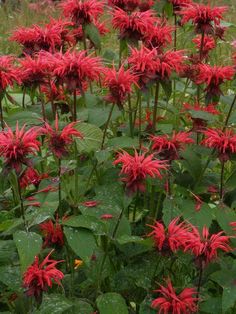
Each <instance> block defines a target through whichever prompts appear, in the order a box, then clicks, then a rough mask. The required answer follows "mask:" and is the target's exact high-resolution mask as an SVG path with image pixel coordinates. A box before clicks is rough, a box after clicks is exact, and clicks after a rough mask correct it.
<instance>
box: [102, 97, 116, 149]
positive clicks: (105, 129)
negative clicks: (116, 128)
mask: <svg viewBox="0 0 236 314" xmlns="http://www.w3.org/2000/svg"><path fill="white" fill-rule="evenodd" d="M114 107H115V103H113V104H112V107H111V110H110V112H109V115H108V118H107V122H106V125H105V128H104V131H103V137H102V144H101V149H103V147H104V143H105V139H106V135H107V129H108V126H109V123H110V120H111V116H112V112H113V109H114Z"/></svg>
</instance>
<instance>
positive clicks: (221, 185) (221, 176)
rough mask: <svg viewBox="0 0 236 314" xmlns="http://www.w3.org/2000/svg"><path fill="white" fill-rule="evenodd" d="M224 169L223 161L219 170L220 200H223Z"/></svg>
mask: <svg viewBox="0 0 236 314" xmlns="http://www.w3.org/2000/svg"><path fill="white" fill-rule="evenodd" d="M224 169H225V162H224V161H222V162H221V172H220V200H221V201H222V200H223V196H224Z"/></svg>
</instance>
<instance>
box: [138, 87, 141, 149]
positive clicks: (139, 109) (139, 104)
mask: <svg viewBox="0 0 236 314" xmlns="http://www.w3.org/2000/svg"><path fill="white" fill-rule="evenodd" d="M138 107H139V108H138V112H139V117H138V118H139V119H138V120H139V149H140V150H141V147H142V96H141V93H139V102H138Z"/></svg>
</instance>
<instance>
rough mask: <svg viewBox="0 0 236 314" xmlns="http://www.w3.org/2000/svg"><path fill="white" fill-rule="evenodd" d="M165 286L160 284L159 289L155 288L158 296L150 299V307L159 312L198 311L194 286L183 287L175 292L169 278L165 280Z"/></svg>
mask: <svg viewBox="0 0 236 314" xmlns="http://www.w3.org/2000/svg"><path fill="white" fill-rule="evenodd" d="M166 284H167V286H162V285H160V289H158V290H155V292H157V293H159V297H158V298H156V299H155V300H153V301H152V305H151V307H152V308H154V309H156V310H158V309H159V312H158V313H159V314H161V313H163V314H167V313H171V314H191V313H196V312H197V311H198V308H197V300H198V298H197V297H196V295H197V291H196V289H195V288H185V289H184V290H182V292H181V293H179V294H177V293H176V291H175V289H174V287H173V286H172V283H171V281H170V279H168V280H167V282H166Z"/></svg>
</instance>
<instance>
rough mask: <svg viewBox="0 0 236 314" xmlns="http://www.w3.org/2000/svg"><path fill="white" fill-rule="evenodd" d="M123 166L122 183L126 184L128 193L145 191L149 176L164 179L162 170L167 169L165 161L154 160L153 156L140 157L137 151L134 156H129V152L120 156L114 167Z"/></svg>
mask: <svg viewBox="0 0 236 314" xmlns="http://www.w3.org/2000/svg"><path fill="white" fill-rule="evenodd" d="M120 163H121V164H122V169H121V172H120V174H121V175H124V178H123V179H122V181H124V182H125V184H126V189H127V190H128V192H130V193H133V192H136V191H141V192H144V191H145V179H146V178H147V177H148V176H149V177H151V178H156V177H159V178H162V176H161V172H160V170H162V169H164V170H166V169H167V165H166V164H165V161H161V160H156V159H153V154H151V155H149V156H147V157H146V156H145V154H142V155H139V154H138V153H137V151H135V154H134V156H131V155H129V154H128V153H127V152H125V151H124V152H122V153H119V154H118V157H117V159H116V160H115V161H114V163H113V164H114V165H117V164H120Z"/></svg>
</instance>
